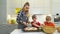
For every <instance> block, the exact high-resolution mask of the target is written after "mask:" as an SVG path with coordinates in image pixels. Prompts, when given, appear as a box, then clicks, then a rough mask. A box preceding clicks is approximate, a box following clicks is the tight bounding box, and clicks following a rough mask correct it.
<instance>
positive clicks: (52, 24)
mask: <svg viewBox="0 0 60 34" xmlns="http://www.w3.org/2000/svg"><path fill="white" fill-rule="evenodd" d="M44 25H45V26H53V27H55V25H54V23H53V22H51V17H50V16H46V21H45V22H44Z"/></svg>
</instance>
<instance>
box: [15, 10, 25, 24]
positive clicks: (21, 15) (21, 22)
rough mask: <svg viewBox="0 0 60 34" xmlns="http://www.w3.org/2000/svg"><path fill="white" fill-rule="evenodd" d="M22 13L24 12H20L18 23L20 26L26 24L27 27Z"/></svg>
mask: <svg viewBox="0 0 60 34" xmlns="http://www.w3.org/2000/svg"><path fill="white" fill-rule="evenodd" d="M22 13H23V12H22V11H20V12H19V13H18V15H17V20H16V21H17V23H18V24H24V25H26V22H24V20H23V14H22Z"/></svg>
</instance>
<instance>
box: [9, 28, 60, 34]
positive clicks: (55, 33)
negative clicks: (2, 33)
mask: <svg viewBox="0 0 60 34" xmlns="http://www.w3.org/2000/svg"><path fill="white" fill-rule="evenodd" d="M10 34H45V33H44V32H23V31H22V30H21V29H14V30H13V31H12V32H11V33H10ZM53 34H60V33H58V32H57V31H55V32H54V33H53Z"/></svg>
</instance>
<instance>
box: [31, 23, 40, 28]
mask: <svg viewBox="0 0 60 34" xmlns="http://www.w3.org/2000/svg"><path fill="white" fill-rule="evenodd" d="M32 25H34V26H35V27H40V26H39V25H37V24H36V23H32Z"/></svg>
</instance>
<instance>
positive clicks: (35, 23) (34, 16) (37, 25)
mask: <svg viewBox="0 0 60 34" xmlns="http://www.w3.org/2000/svg"><path fill="white" fill-rule="evenodd" d="M36 19H37V18H36V15H33V16H32V20H33V21H32V22H31V24H32V27H37V28H39V27H41V24H40V23H39V22H37V21H36Z"/></svg>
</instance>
